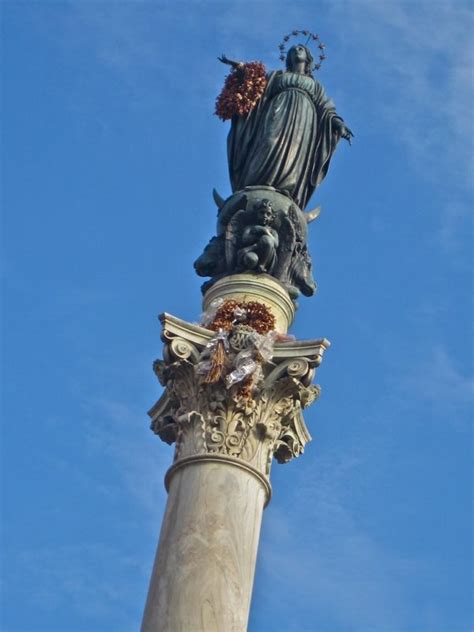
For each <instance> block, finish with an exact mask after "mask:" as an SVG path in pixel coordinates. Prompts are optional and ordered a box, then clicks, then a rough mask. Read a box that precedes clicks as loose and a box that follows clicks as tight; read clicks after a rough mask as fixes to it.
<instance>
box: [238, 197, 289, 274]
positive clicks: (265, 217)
mask: <svg viewBox="0 0 474 632" xmlns="http://www.w3.org/2000/svg"><path fill="white" fill-rule="evenodd" d="M255 216H256V221H257V223H256V224H251V225H248V226H246V227H245V228H244V230H243V233H242V237H241V244H242V247H241V248H240V249H239V250H238V252H237V266H238V268H239V269H241V270H255V271H257V272H270V271H271V269H272V267H273V265H274V263H275V258H276V254H277V248H278V245H279V238H278V233H277V231H276V230H275V229H274V228H272V224H273V223H274V222H275V218H276V214H275V211H274V209H273V207H272V205H271V202H270V200H262V202H261V203H260V205H259V206H258V207H257V208H256V210H255Z"/></svg>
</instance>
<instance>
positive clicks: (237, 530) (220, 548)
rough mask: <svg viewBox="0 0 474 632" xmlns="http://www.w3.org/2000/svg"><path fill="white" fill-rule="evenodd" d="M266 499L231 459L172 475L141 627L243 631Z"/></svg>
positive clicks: (161, 631) (145, 630)
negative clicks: (231, 462)
mask: <svg viewBox="0 0 474 632" xmlns="http://www.w3.org/2000/svg"><path fill="white" fill-rule="evenodd" d="M264 502H265V490H264V488H263V486H262V484H261V482H260V481H259V480H258V479H257V478H256V477H255V476H254V475H253V474H251V473H250V472H247V471H245V470H242V469H240V468H238V467H235V466H234V465H232V464H230V463H226V462H225V461H223V462H210V463H207V462H197V463H196V464H191V465H187V466H186V467H183V468H180V469H178V470H177V471H176V472H175V473H174V475H173V476H172V478H171V481H170V488H169V498H168V504H167V509H166V514H165V517H164V520H163V526H162V530H161V536H160V542H159V545H158V552H157V556H156V560H155V565H154V568H153V573H152V579H151V583H150V591H149V594H148V600H147V605H146V608H145V615H144V618H143V626H142V632H245V630H246V629H247V619H248V613H249V608H250V598H251V593H252V584H253V577H254V570H255V562H256V555H257V547H258V538H259V533H260V524H261V519H262V511H263V505H264Z"/></svg>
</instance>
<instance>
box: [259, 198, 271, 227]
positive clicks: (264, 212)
mask: <svg viewBox="0 0 474 632" xmlns="http://www.w3.org/2000/svg"><path fill="white" fill-rule="evenodd" d="M256 211H257V212H256V215H257V221H258V222H260V224H262V226H270V224H273V222H274V221H275V217H276V214H275V211H274V209H273V206H272V204H271V202H270V200H262V201H261V202H260V204H259V205H258V206H257V209H256Z"/></svg>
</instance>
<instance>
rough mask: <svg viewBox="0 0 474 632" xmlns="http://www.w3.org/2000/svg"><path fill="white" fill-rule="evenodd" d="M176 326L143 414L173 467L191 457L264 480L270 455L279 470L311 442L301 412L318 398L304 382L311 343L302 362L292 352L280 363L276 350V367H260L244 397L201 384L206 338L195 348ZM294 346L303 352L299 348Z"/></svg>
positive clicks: (313, 356) (195, 340)
mask: <svg viewBox="0 0 474 632" xmlns="http://www.w3.org/2000/svg"><path fill="white" fill-rule="evenodd" d="M183 322H184V321H180V330H179V335H177V336H176V335H175V336H173V335H172V333H170V332H169V331H167V334H166V337H165V340H166V342H165V351H164V354H163V355H164V360H163V361H156V362H155V363H154V371H155V373H156V374H157V376H158V378H159V380H160V383H161V384H162V385H163V386H164V387H165V392H164V394H163V395H162V397H161V398H160V400H159V401H158V402H157V404H155V406H154V407H153V408H152V409H151V411H150V413H149V414H150V416H151V417H152V429H153V431H154V432H155V433H156V434H158V435H159V436H160V438H161V439H162V440H163V441H165V442H166V443H173V442H175V443H176V448H175V461H178V460H180V459H182V458H186V457H189V456H193V455H197V454H210V455H226V456H228V457H233V458H234V459H235V458H236V459H239V460H243V461H246V462H247V463H248V464H249V465H252V466H253V467H255V468H256V469H258V470H259V471H260V472H262V473H263V474H265V475H268V474H269V471H270V466H271V462H272V459H273V456H274V457H275V459H276V460H277V461H278V462H279V463H286V462H288V461H289V460H291V459H292V458H295V457H298V456H299V455H300V454H302V453H303V451H304V447H305V445H306V443H307V442H308V441H310V439H311V437H310V435H309V433H308V430H307V428H306V425H305V423H304V420H303V415H302V409H303V408H306V407H307V406H309V405H310V404H311V403H313V402H314V401H315V400H316V399H317V397H318V396H319V393H320V388H319V387H318V386H316V385H310V381H311V377H312V375H313V373H314V367H315V366H316V365H317V364H319V362H320V356H321V353H322V350H321V348H320V346H321V345H320V346H319V347H317V348H315V347H314V344H313V343H311V344H312V347H311V353H308V355H307V356H306V357H305V356H301V357H295V354H294V352H293V351H292V352H291V353H290V354H289V356H287V357H286V358H285V356H284V353H283V352H282V351H281V349H280V350H279V353H278V358H277V362H276V366H275V364H274V363H272V364H270V363H269V364H268V365H264V366H263V372H264V380H263V383H262V385H261V387H260V388H259V389H258V390H257V391H256V392H255V393H254V394H253V396H252V397H251V398H244V397H239V396H238V391H237V390H236V389H235V388H226V386H225V384H224V382H223V381H220V382H218V383H215V384H203V383H202V379H201V378H200V376H199V375H198V374H197V373H196V371H195V366H196V363H197V361H198V358H199V356H200V349H202V348H204V347H205V345H206V344H207V343H208V341H209V337H208V336H202V342H201V341H200V339H199V335H198V333H196V327H194V326H193V327H194V329H193V330H192V341H190V340H186V338H185V337H184V336H185V335H186V334H185V327H184V326H183V324H182V323H183ZM190 327H191V326H190ZM300 344H301V346H302V349H304V348H305V347H304V345H305V344H306V343H303V342H301V343H300ZM307 346H308V345H307ZM281 347H283V348H284V346H283V345H281ZM293 348H294V345H292V346H291V349H293ZM274 359H275V358H274Z"/></svg>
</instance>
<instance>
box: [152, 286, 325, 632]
mask: <svg viewBox="0 0 474 632" xmlns="http://www.w3.org/2000/svg"><path fill="white" fill-rule="evenodd" d="M219 297H222V298H224V299H230V298H233V299H236V300H241V301H254V300H255V301H259V302H262V303H265V304H266V305H267V306H268V307H269V308H270V310H271V311H272V313H273V314H274V315H275V318H276V321H277V328H278V330H279V331H281V332H286V330H287V328H288V326H289V325H290V323H291V321H292V319H293V316H294V305H293V303H292V302H291V300H290V298H289V295H288V293H287V291H286V289H285V288H284V287H283V286H282V285H281V284H280V283H279V282H278V281H276V280H275V279H273V278H271V277H268V276H266V275H258V277H256V276H255V275H253V276H252V275H234V276H233V277H227V278H226V279H221V280H220V281H218V282H216V283H215V284H214V285H213V286H212V287H211V288H210V290H209V291H208V292H207V294H206V296H205V298H204V305H205V307H207V306H209V304H210V303H211V301H212V300H214V299H215V298H219ZM160 319H161V322H162V325H163V331H162V339H163V342H164V343H165V347H164V352H163V358H164V359H163V361H157V362H155V365H154V368H155V372H156V374H157V376H158V378H159V380H160V382H161V384H162V386H163V387H164V388H165V391H164V393H163V395H162V396H161V398H160V399H159V400H158V401H157V402H156V404H155V405H154V406H153V407H152V409H151V410H150V411H149V415H150V417H151V419H152V424H151V427H152V430H153V431H154V432H155V433H156V434H158V435H159V436H160V438H161V439H163V441H166V442H167V443H175V444H176V448H175V455H174V463H173V465H172V467H171V468H170V470H169V471H168V473H167V475H166V478H165V484H166V486H167V489H168V491H169V497H168V504H167V508H166V513H165V517H164V521H163V525H162V530H161V535H160V542H159V546H158V551H157V555H156V559H155V564H154V567H153V572H152V578H151V582H150V590H149V594H148V599H147V604H146V608H145V614H144V618H143V625H142V632H245V630H246V629H247V620H248V614H249V609H250V599H251V592H252V584H253V577H254V572H255V562H256V555H257V548H258V538H259V533H260V525H261V520H262V512H263V508H264V506H265V504H266V503H267V502H268V501H269V499H270V494H271V487H270V482H269V475H270V468H271V463H272V459H273V457H275V459H276V460H278V461H279V462H280V463H285V462H287V461H289V460H291V459H292V458H295V457H298V456H299V455H301V454H302V453H303V451H304V447H305V445H306V443H307V442H308V441H309V440H310V439H311V437H310V435H309V432H308V430H307V428H306V425H305V423H304V419H303V414H302V411H303V409H304V408H306V407H307V406H309V405H310V404H311V403H312V402H313V401H315V400H316V399H317V398H318V396H319V392H320V389H319V387H318V386H315V385H311V381H312V378H313V376H314V372H315V370H316V368H317V367H318V366H319V365H320V363H321V361H322V357H323V354H324V352H325V350H326V349H327V348H328V347H329V342H328V341H327V340H326V339H320V340H309V341H290V342H284V343H275V346H274V350H273V351H274V352H273V359H272V362H271V363H268V362H267V363H265V364H263V365H262V371H263V374H262V375H263V379H262V382H261V383H260V384H259V386H258V389H257V391H256V392H254V394H253V396H252V398H250V399H243V398H239V397H238V396H237V393H236V391H235V390H232V389H228V388H226V386H225V383H224V382H223V381H222V380H220V381H219V382H218V383H215V384H204V383H202V380H201V379H200V378H199V376H198V375H197V374H196V371H195V367H196V364H197V363H198V362H199V361H200V358H201V353H202V351H203V350H204V349H205V348H206V345H207V344H208V343H209V341H210V340H211V339H212V337H213V336H214V335H215V332H211V331H209V330H207V329H205V328H204V327H201V326H199V325H195V324H191V323H187V322H185V321H183V320H180V319H179V318H176V317H174V316H171V315H170V314H162V316H161V317H160Z"/></svg>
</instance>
